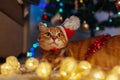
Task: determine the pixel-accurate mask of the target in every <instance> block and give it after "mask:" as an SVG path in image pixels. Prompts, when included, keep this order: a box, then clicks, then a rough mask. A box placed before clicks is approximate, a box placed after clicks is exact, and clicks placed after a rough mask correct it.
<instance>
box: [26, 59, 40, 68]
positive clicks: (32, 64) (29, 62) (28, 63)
mask: <svg viewBox="0 0 120 80" xmlns="http://www.w3.org/2000/svg"><path fill="white" fill-rule="evenodd" d="M38 64H39V61H38V60H37V59H35V58H29V59H27V60H26V62H25V67H26V68H27V69H28V70H35V69H36V68H37V67H38Z"/></svg>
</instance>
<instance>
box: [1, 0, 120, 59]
mask: <svg viewBox="0 0 120 80" xmlns="http://www.w3.org/2000/svg"><path fill="white" fill-rule="evenodd" d="M71 15H75V16H78V17H79V18H80V20H81V21H80V22H81V26H80V28H79V29H78V30H77V31H76V33H75V35H74V36H73V37H72V39H71V40H72V41H74V40H83V39H86V38H89V37H94V36H99V35H102V34H110V35H111V36H114V35H119V34H120V0H1V1H0V24H1V25H0V28H1V29H0V37H1V39H0V57H7V56H9V55H15V56H18V57H19V56H21V55H23V54H25V55H26V56H27V57H33V56H40V55H41V53H40V50H39V46H40V45H39V44H38V42H37V37H38V34H39V29H38V25H39V22H44V24H45V25H47V26H55V25H59V24H62V23H63V22H64V20H65V19H66V18H67V17H70V16H71Z"/></svg>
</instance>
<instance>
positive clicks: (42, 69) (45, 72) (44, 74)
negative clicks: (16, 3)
mask: <svg viewBox="0 0 120 80" xmlns="http://www.w3.org/2000/svg"><path fill="white" fill-rule="evenodd" d="M51 71H52V66H51V64H50V63H48V62H41V63H40V64H39V65H38V67H37V69H36V73H37V75H38V76H39V77H40V78H44V79H46V78H48V76H49V75H50V73H51Z"/></svg>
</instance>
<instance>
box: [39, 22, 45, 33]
mask: <svg viewBox="0 0 120 80" xmlns="http://www.w3.org/2000/svg"><path fill="white" fill-rule="evenodd" d="M45 29H46V26H45V25H44V23H42V22H40V23H39V31H43V30H45Z"/></svg>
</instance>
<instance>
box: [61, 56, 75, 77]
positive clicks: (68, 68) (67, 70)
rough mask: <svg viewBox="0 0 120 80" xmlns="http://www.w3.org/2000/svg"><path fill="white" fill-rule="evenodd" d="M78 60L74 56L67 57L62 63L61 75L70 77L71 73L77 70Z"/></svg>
mask: <svg viewBox="0 0 120 80" xmlns="http://www.w3.org/2000/svg"><path fill="white" fill-rule="evenodd" d="M76 67H77V62H76V60H75V59H74V58H72V57H67V58H65V59H63V60H62V62H61V64H60V75H61V76H62V77H64V78H66V77H68V75H70V74H71V73H73V72H74V71H75V70H76Z"/></svg>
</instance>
